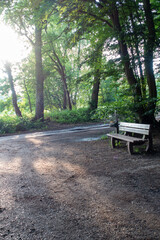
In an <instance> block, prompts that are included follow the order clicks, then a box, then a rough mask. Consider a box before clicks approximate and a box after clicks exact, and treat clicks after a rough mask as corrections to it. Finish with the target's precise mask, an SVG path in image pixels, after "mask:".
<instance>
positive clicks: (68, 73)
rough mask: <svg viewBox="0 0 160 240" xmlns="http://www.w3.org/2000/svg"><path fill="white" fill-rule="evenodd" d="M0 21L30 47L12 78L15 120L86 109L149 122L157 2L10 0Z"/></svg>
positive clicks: (155, 91)
mask: <svg viewBox="0 0 160 240" xmlns="http://www.w3.org/2000/svg"><path fill="white" fill-rule="evenodd" d="M1 17H2V19H3V21H4V22H5V23H6V24H9V25H10V26H12V27H13V28H14V30H15V32H17V33H18V34H19V35H20V36H21V38H22V37H23V39H26V40H25V41H28V43H29V44H30V45H31V46H32V48H31V51H30V53H29V55H28V57H27V58H25V59H24V60H23V62H21V63H20V64H19V70H18V71H17V73H16V77H15V79H13V82H14V81H15V82H16V85H18V86H20V92H21V93H20V94H19V96H18V98H19V99H20V100H21V101H20V104H19V105H20V106H19V107H20V109H21V112H22V115H23V112H25V109H28V110H27V111H30V112H35V119H42V120H43V119H44V111H54V110H56V109H57V110H64V109H70V110H71V109H78V108H81V107H87V108H88V112H90V114H92V115H93V114H100V115H103V116H105V117H107V116H110V115H111V114H112V115H113V113H114V111H115V110H116V111H117V112H118V114H119V115H120V116H121V118H123V117H124V118H127V116H128V115H130V116H132V117H133V120H134V121H139V122H143V123H152V124H153V123H156V120H155V114H156V111H157V110H158V109H159V105H160V103H159V99H160V84H159V82H160V77H159V65H158V64H159V54H158V53H159V51H160V49H159V43H160V26H159V19H160V4H159V1H158V0H156V1H152V0H123V1H115V0H112V1H111V0H107V1H106V0H99V1H97V0H86V1H84V0H78V1H77V0H71V1H67V0H54V1H53V0H48V1H44V0H30V1H27V0H25V1H22V0H18V1H16V0H15V1H11V0H10V1H1ZM6 86H7V81H6ZM1 94H3V93H2V91H1ZM5 97H6V96H5ZM8 97H9V96H8ZM22 103H23V104H22Z"/></svg>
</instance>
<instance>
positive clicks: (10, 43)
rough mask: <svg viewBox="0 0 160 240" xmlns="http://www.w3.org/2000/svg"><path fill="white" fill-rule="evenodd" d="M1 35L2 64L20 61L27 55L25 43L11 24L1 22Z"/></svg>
mask: <svg viewBox="0 0 160 240" xmlns="http://www.w3.org/2000/svg"><path fill="white" fill-rule="evenodd" d="M0 36H1V37H0V65H2V64H3V63H5V62H6V61H9V62H11V63H13V64H14V63H16V62H20V61H21V60H22V59H23V58H24V57H25V56H26V55H27V52H28V50H27V49H26V48H25V45H24V43H23V42H22V41H20V39H19V37H18V35H17V34H16V33H15V32H14V30H13V29H11V28H10V27H9V26H5V25H4V24H0Z"/></svg>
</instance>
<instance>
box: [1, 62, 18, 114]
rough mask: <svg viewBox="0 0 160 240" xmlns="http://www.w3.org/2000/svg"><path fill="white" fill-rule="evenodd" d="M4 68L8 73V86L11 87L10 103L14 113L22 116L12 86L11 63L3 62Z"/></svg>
mask: <svg viewBox="0 0 160 240" xmlns="http://www.w3.org/2000/svg"><path fill="white" fill-rule="evenodd" d="M5 69H6V73H7V75H8V80H9V84H10V88H11V92H12V104H13V107H14V110H15V113H16V115H17V116H18V117H22V114H21V111H20V109H19V107H18V103H17V94H16V91H15V87H14V81H13V76H12V70H11V64H10V63H9V62H6V63H5Z"/></svg>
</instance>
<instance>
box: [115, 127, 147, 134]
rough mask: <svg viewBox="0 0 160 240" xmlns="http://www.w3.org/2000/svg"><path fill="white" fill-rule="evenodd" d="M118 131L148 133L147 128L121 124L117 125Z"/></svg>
mask: <svg viewBox="0 0 160 240" xmlns="http://www.w3.org/2000/svg"><path fill="white" fill-rule="evenodd" d="M119 131H123V132H132V133H139V134H144V135H149V130H146V129H140V128H131V127H123V126H121V125H120V126H119Z"/></svg>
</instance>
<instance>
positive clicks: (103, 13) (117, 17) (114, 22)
mask: <svg viewBox="0 0 160 240" xmlns="http://www.w3.org/2000/svg"><path fill="white" fill-rule="evenodd" d="M59 4H60V5H61V13H62V14H63V17H64V18H65V19H67V20H68V22H69V23H70V22H71V20H72V21H73V20H75V19H76V20H77V19H78V18H79V19H80V20H77V24H81V21H82V19H83V18H84V17H83V16H84V15H85V16H86V21H87V19H88V20H89V21H91V20H92V25H93V27H95V26H97V25H98V24H103V27H102V28H104V26H105V25H107V26H108V27H109V28H110V29H111V30H109V28H106V39H107V38H108V32H109V31H110V33H111V34H110V37H111V36H112V39H116V40H117V42H118V46H119V52H120V55H121V60H122V63H123V66H124V69H125V74H126V78H127V80H128V83H129V85H130V87H131V89H132V91H133V96H134V99H135V110H136V112H137V114H138V116H139V121H141V122H150V123H153V122H154V121H155V118H154V112H155V107H156V98H157V95H156V84H155V78H154V73H153V49H154V46H155V28H154V22H153V17H152V11H151V7H150V6H151V5H150V1H149V0H143V1H138V2H137V1H128V0H125V1H115V0H113V1H111V0H107V1H106V0H99V1H96V0H92V1H90V0H88V1H85V2H84V1H83V0H82V1H78V2H77V1H76V2H75V1H71V2H70V3H68V2H67V1H66V0H59ZM137 13H138V14H137ZM131 14H132V17H133V18H134V23H136V28H134V29H136V32H133V31H132V30H133V25H132V23H133V21H131V20H130V19H129V18H130V15H131ZM128 26H129V28H128ZM85 31H88V29H85ZM140 31H141V32H140ZM135 33H136V34H138V36H139V35H140V34H141V35H143V39H142V40H140V38H138V39H137V42H136V46H137V50H139V49H141V53H144V55H143V54H141V56H140V57H139V67H140V68H141V80H143V77H142V69H143V68H145V73H146V77H147V89H148V91H149V97H148V96H147V95H146V97H145V94H143V92H142V87H141V85H142V84H141V81H140V79H139V77H137V75H136V73H135V70H134V69H135V66H136V65H137V57H135V58H132V56H131V53H132V55H135V54H137V53H138V51H136V48H135V45H134V48H132V49H131V42H133V35H134V34H135ZM134 40H136V37H135V38H134ZM134 44H135V43H134ZM132 46H133V45H132ZM144 58H145V64H144V62H143V59H144ZM133 61H134V62H133ZM144 82H145V81H143V83H144ZM143 87H144V86H143ZM144 98H145V99H144ZM151 102H152V104H150V103H151Z"/></svg>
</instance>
